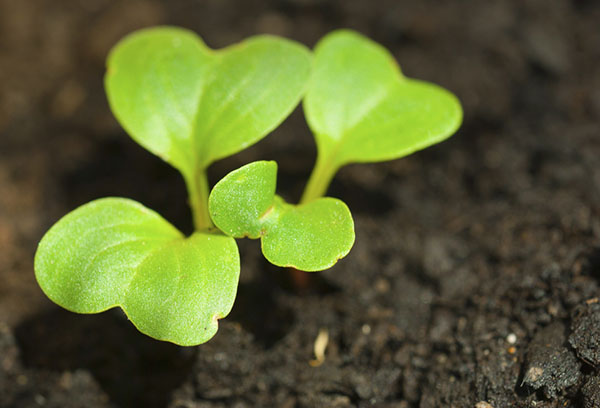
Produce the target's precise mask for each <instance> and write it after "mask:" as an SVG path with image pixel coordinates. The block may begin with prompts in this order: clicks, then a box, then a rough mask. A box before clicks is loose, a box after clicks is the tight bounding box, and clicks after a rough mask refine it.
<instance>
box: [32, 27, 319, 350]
mask: <svg viewBox="0 0 600 408" xmlns="http://www.w3.org/2000/svg"><path fill="white" fill-rule="evenodd" d="M310 66H311V55H310V52H309V51H308V50H307V49H306V48H305V47H304V46H302V45H299V44H296V43H294V42H292V41H288V40H285V39H281V38H277V37H272V36H258V37H253V38H250V39H248V40H246V41H244V42H242V43H240V44H237V45H234V46H231V47H228V48H225V49H223V50H217V51H215V50H211V49H209V48H208V47H207V46H206V45H205V44H204V43H203V42H202V41H201V40H200V38H199V37H198V36H196V35H195V34H193V33H191V32H189V31H186V30H182V29H177V28H155V29H148V30H142V31H139V32H137V33H135V34H133V35H131V36H129V37H127V38H125V39H124V40H123V41H121V42H120V43H119V44H118V45H117V46H116V47H115V48H114V49H113V50H112V52H111V54H110V56H109V58H108V68H107V74H106V77H105V87H106V92H107V95H108V99H109V102H110V107H111V109H112V111H113V113H114V114H115V116H116V117H117V119H118V120H119V122H120V123H121V125H122V126H123V127H124V128H125V129H126V130H127V132H128V133H129V135H130V136H131V137H132V138H133V139H134V140H135V141H136V142H138V143H139V144H141V145H142V146H143V147H145V148H146V149H148V150H149V151H151V152H152V153H154V154H156V155H158V156H159V157H161V158H162V159H163V160H165V161H167V162H168V163H170V164H171V165H172V166H174V167H175V168H177V169H178V170H179V171H180V172H181V174H182V175H183V177H184V179H185V182H186V185H187V187H188V192H189V196H190V204H191V207H192V212H193V216H194V224H195V230H196V232H195V233H194V234H192V236H190V237H184V236H183V235H182V234H181V233H180V232H179V231H177V230H176V229H175V228H174V227H173V226H172V225H170V224H169V223H168V222H167V221H165V220H164V219H162V218H161V217H160V216H159V215H158V214H156V213H154V212H153V211H151V210H149V209H147V208H145V207H144V206H142V205H141V204H139V203H136V202H133V201H131V200H127V199H122V198H107V199H101V200H96V201H93V202H91V203H89V204H86V205H84V206H82V207H80V208H78V209H76V210H75V211H73V212H71V213H69V214H68V215H66V216H65V217H63V218H62V219H61V220H60V221H58V222H57V223H56V224H55V225H54V226H53V227H52V228H51V229H50V230H49V231H48V233H47V234H46V235H45V236H44V237H43V239H42V241H41V242H40V245H39V248H38V251H37V253H36V256H35V272H36V278H37V280H38V282H39V284H40V286H41V288H42V289H43V291H44V292H45V293H46V294H47V295H48V297H49V298H50V299H52V300H53V301H54V302H56V303H57V304H59V305H60V306H62V307H64V308H66V309H69V310H72V311H74V312H79V313H98V312H101V311H104V310H107V309H110V308H114V307H121V308H122V309H123V310H124V311H125V313H126V314H127V316H128V317H129V318H130V319H131V321H132V323H133V324H134V325H135V326H136V327H137V328H138V329H139V330H140V331H142V332H143V333H145V334H148V335H149V336H151V337H154V338H157V339H160V340H167V341H171V342H174V343H177V344H181V345H193V344H199V343H203V342H205V341H207V340H208V339H210V338H211V337H212V336H213V335H214V334H215V332H216V330H217V319H220V318H222V317H224V316H226V315H227V314H228V313H229V312H230V310H231V308H232V305H233V301H234V299H235V295H236V291H237V284H238V277H239V271H240V262H239V255H238V250H237V246H236V243H235V240H234V239H233V238H231V237H228V236H225V235H223V234H222V233H220V232H219V231H218V230H216V229H215V228H214V226H213V224H212V221H211V220H210V217H209V215H208V191H209V190H208V183H207V179H206V168H207V167H208V166H209V165H210V164H211V163H213V162H214V161H216V160H218V159H221V158H223V157H226V156H229V155H232V154H234V153H236V152H238V151H240V150H242V149H244V148H246V147H248V146H250V145H252V144H253V143H255V142H257V141H258V140H260V139H261V138H263V137H264V136H266V135H267V134H268V133H269V132H271V131H272V130H273V129H274V128H275V127H277V126H278V125H279V124H280V123H281V122H282V121H283V120H284V119H285V118H286V117H287V116H288V115H289V113H290V112H291V111H292V110H293V109H294V107H296V106H297V104H298V103H299V101H300V98H301V96H302V93H303V91H304V89H305V87H306V82H307V80H308V77H309V74H310Z"/></svg>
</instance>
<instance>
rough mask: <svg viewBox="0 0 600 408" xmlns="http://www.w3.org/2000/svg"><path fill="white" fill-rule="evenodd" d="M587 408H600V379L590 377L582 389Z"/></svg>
mask: <svg viewBox="0 0 600 408" xmlns="http://www.w3.org/2000/svg"><path fill="white" fill-rule="evenodd" d="M581 393H582V394H583V401H584V406H585V408H598V407H600V377H598V376H594V377H590V378H589V379H588V381H587V382H586V383H585V385H584V386H583V388H582V389H581Z"/></svg>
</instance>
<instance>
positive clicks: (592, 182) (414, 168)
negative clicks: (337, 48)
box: [0, 0, 600, 408]
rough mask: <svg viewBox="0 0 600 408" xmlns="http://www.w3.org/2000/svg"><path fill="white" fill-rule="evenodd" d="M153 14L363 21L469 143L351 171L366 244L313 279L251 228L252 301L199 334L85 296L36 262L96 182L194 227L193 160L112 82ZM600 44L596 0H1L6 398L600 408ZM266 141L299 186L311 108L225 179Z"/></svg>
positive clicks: (2, 365)
mask: <svg viewBox="0 0 600 408" xmlns="http://www.w3.org/2000/svg"><path fill="white" fill-rule="evenodd" d="M155 24H176V25H182V26H185V27H189V28H192V29H194V30H196V31H197V32H199V33H200V35H202V36H203V38H204V39H205V40H206V41H207V43H208V44H210V45H211V46H213V47H221V46H225V45H228V44H230V43H233V42H236V41H239V40H241V39H242V38H244V37H246V36H249V35H252V34H255V33H260V32H270V33H275V34H281V35H284V36H288V37H290V38H294V39H296V40H298V41H301V42H304V43H305V44H308V45H310V46H312V45H314V43H315V42H316V41H317V40H318V39H319V38H320V37H321V36H323V35H324V34H325V33H327V32H328V31H330V30H332V29H334V28H338V27H351V28H354V29H357V30H359V31H361V32H363V33H365V34H367V35H369V36H371V37H372V38H373V39H375V40H376V41H379V42H381V43H382V44H384V45H385V46H387V47H388V48H389V49H391V51H392V52H393V53H394V55H395V56H396V57H397V58H398V60H399V61H400V64H401V65H402V68H403V71H404V73H405V74H406V75H407V76H413V77H419V78H422V79H426V80H431V81H434V82H437V83H439V84H441V85H443V86H445V87H447V88H449V89H450V90H452V91H453V92H455V93H456V94H457V95H458V96H459V97H460V99H461V100H462V102H463V104H464V109H465V121H464V125H463V127H462V128H461V130H460V131H459V132H458V133H457V135H456V136H454V137H453V138H452V139H450V140H449V141H447V142H445V143H443V144H441V145H439V146H436V147H434V148H431V149H429V150H426V151H423V152H420V153H418V154H415V155H412V156H410V157H408V158H405V159H402V160H398V161H394V162H390V163H384V164H373V165H360V166H359V165H356V166H350V167H348V168H345V169H343V170H342V171H341V172H340V174H339V175H338V177H337V178H336V180H335V181H334V183H333V185H332V187H331V189H330V194H331V195H333V196H336V197H340V198H342V199H344V200H345V201H346V202H347V203H348V205H349V207H350V208H351V209H352V210H353V213H354V217H355V222H356V233H357V240H356V244H355V247H354V249H353V250H352V252H351V253H350V255H349V256H348V257H347V258H346V259H344V260H342V261H340V262H339V263H338V264H337V265H336V266H335V267H334V268H332V269H331V270H328V271H326V272H323V273H320V274H318V275H312V276H313V278H314V279H315V282H313V287H312V289H311V290H308V291H307V292H305V293H298V292H297V291H294V290H292V289H290V286H289V282H288V272H287V271H285V270H280V269H277V268H274V267H271V266H269V265H268V264H267V263H266V262H265V261H263V260H262V258H261V255H260V251H259V248H258V244H257V243H256V242H250V241H242V242H240V248H241V255H242V259H243V268H242V276H241V283H240V288H239V294H238V299H237V301H236V304H235V306H234V310H233V312H232V314H231V315H230V316H229V317H228V318H226V319H224V320H222V324H221V328H220V330H219V333H218V334H217V335H216V336H215V338H214V339H213V340H211V341H210V342H208V343H207V344H205V345H202V346H199V347H194V348H180V347H176V346H173V345H170V344H165V343H160V342H157V341H154V340H152V339H150V338H147V337H145V336H143V335H141V334H139V333H138V332H136V330H135V329H134V328H133V327H132V326H131V325H130V324H129V323H128V322H127V321H126V319H125V318H124V317H123V316H122V314H121V313H120V312H118V311H111V312H108V313H104V314H101V315H95V316H83V315H75V314H71V313H68V312H66V311H63V310H61V309H59V308H58V307H57V306H54V305H53V304H51V302H50V301H48V300H47V299H46V298H45V297H44V295H43V294H42V293H41V291H40V289H39V288H38V287H37V285H36V283H35V280H34V277H33V267H32V263H33V261H32V259H33V254H34V251H35V248H36V244H37V242H38V240H39V239H40V237H41V236H42V234H43V233H44V232H45V231H46V230H47V228H49V227H50V225H52V223H53V222H55V221H56V220H57V219H58V218H59V217H60V216H62V215H63V214H65V213H66V212H68V211H70V210H71V209H73V208H75V207H76V206H78V205H80V204H83V203H85V202H87V201H89V200H91V199H94V198H98V197H102V196H108V195H111V196H126V197H131V198H134V199H136V200H139V201H141V202H142V203H144V204H145V205H147V206H149V207H151V208H153V209H155V210H157V211H158V212H160V213H162V214H163V215H164V216H165V217H166V218H167V219H169V220H170V221H172V222H174V223H175V224H176V225H177V226H178V227H180V228H182V229H183V230H184V231H187V232H189V231H190V229H191V219H190V215H189V211H188V209H187V205H186V192H185V188H184V184H183V181H182V180H181V178H180V176H179V175H178V174H177V172H176V171H175V170H173V169H172V168H170V167H169V166H168V165H166V164H165V163H163V162H161V161H160V160H159V159H157V158H156V157H154V156H152V155H151V154H149V153H147V152H146V151H144V150H143V149H142V148H140V147H139V146H137V145H136V144H135V143H134V142H133V141H131V140H130V139H129V138H128V137H127V136H126V135H125V133H124V132H123V131H122V130H121V128H120V127H119V126H118V124H117V123H116V122H115V120H114V119H113V118H112V116H111V114H110V112H109V110H108V107H107V103H106V100H105V96H104V92H103V89H102V75H103V69H104V68H103V66H104V65H103V64H104V58H105V56H106V53H107V51H108V49H109V48H110V47H111V45H113V44H114V43H115V42H116V41H117V40H118V39H119V38H120V37H121V36H123V35H124V34H126V33H128V32H129V31H131V30H134V29H136V28H139V27H142V26H147V25H155ZM599 62H600V3H599V2H596V1H591V0H589V1H584V0H573V1H566V0H564V1H558V0H556V1H552V0H530V1H521V0H512V1H508V0H487V1H478V2H475V1H465V0H447V1H435V0H427V1H397V0H389V1H360V0H337V1H327V0H269V1H258V0H245V1H237V2H235V1H233V0H206V1H192V0H171V1H168V2H167V1H164V2H158V1H142V0H120V1H109V0H86V1H76V0H61V1H57V0H45V1H44V0H31V1H14V0H0V87H1V92H0V282H1V283H0V406H1V407H16V408H27V407H38V406H46V407H61V408H63V407H65V408H72V407H90V408H94V407H108V406H111V407H134V406H139V407H171V408H175V407H178V408H184V407H190V408H191V407H194V408H199V407H238V408H241V407H288V408H293V407H346V406H360V407H366V406H377V407H397V408H408V407H420V408H430V407H477V408H484V407H488V408H489V407H490V406H492V407H494V408H501V407H537V408H539V407H586V408H589V407H599V406H600V390H599V388H600V371H599V367H600V306H599V303H598V302H599V301H598V297H599V296H600V287H599V283H600V241H599V238H600V124H599V122H600V75H599V71H598V69H599V65H598V64H599ZM264 158H266V159H275V160H277V161H278V162H279V164H280V181H279V183H280V191H281V193H283V194H284V195H285V196H286V197H288V198H290V199H296V198H298V197H299V194H300V191H301V189H302V187H303V183H304V180H306V177H307V176H308V173H309V171H310V168H311V166H312V163H313V161H314V158H315V149H314V142H313V141H312V139H311V136H310V133H309V131H308V129H307V127H306V125H305V124H304V120H303V117H302V114H301V112H300V111H298V112H296V113H295V114H294V115H292V117H291V118H290V119H289V120H288V121H286V123H285V124H284V125H283V126H282V127H281V128H280V129H278V130H277V131H276V132H275V133H274V134H273V135H271V136H269V137H268V138H266V139H265V140H264V141H262V142H260V143H259V144H257V145H256V146H254V147H253V148H251V149H249V150H248V151H246V152H244V153H242V154H240V155H237V156H235V157H233V158H230V159H228V160H226V161H222V162H219V163H217V164H216V165H214V166H213V167H212V168H211V174H210V177H211V179H212V181H213V182H214V181H215V180H218V179H219V178H220V177H221V176H223V175H224V174H225V173H226V172H228V171H230V170H232V169H234V168H236V167H237V166H239V165H242V164H244V163H247V162H248V161H250V160H256V159H264ZM321 329H325V330H327V331H328V334H329V344H328V347H327V350H326V358H325V361H324V363H323V364H322V365H321V366H319V367H313V366H311V365H310V364H309V361H310V360H311V359H313V358H314V356H313V352H312V350H313V344H314V342H315V339H316V337H317V334H318V333H319V331H320V330H321ZM486 404H487V405H486Z"/></svg>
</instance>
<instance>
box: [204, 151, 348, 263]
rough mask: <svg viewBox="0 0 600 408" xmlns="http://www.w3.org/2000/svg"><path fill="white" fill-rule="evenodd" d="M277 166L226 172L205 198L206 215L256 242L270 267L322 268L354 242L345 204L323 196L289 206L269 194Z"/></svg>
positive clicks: (266, 164)
mask: <svg viewBox="0 0 600 408" xmlns="http://www.w3.org/2000/svg"><path fill="white" fill-rule="evenodd" d="M276 178H277V164H276V163H275V162H273V161H258V162H253V163H250V164H247V165H245V166H243V167H241V168H239V169H237V170H234V171H232V172H231V173H229V174H228V175H227V176H225V177H224V178H223V179H222V180H221V181H219V182H218V183H217V184H216V185H215V187H214V188H213V190H212V192H211V194H210V197H209V206H208V207H209V213H210V215H211V217H212V220H213V222H214V223H215V225H216V226H217V227H219V229H221V231H223V232H224V233H225V234H227V235H230V236H232V237H234V238H242V237H249V238H260V239H261V246H262V251H263V254H264V256H265V258H267V259H268V260H269V261H270V262H271V263H273V264H275V265H278V266H287V267H294V268H296V269H300V270H304V271H319V270H323V269H327V268H329V267H331V266H333V264H335V263H336V262H337V260H338V259H340V258H343V257H344V256H346V255H347V254H348V252H349V251H350V249H351V248H352V245H353V244H354V222H353V220H352V215H351V214H350V210H348V207H347V206H346V204H344V203H343V202H342V201H341V200H338V199H335V198H330V197H324V198H319V199H317V200H315V201H312V202H310V203H307V204H302V205H298V206H296V205H292V204H288V203H286V202H285V201H284V200H283V199H282V198H281V197H279V196H277V195H276V194H275V187H276Z"/></svg>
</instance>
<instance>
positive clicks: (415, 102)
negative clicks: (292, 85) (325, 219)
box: [301, 30, 462, 203]
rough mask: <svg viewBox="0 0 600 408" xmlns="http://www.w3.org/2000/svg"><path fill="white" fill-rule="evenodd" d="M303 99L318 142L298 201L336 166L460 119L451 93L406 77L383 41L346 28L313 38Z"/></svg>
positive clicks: (412, 147) (424, 139)
mask: <svg viewBox="0 0 600 408" xmlns="http://www.w3.org/2000/svg"><path fill="white" fill-rule="evenodd" d="M303 106H304V114H305V116H306V119H307V122H308V125H309V127H310V129H311V130H312V132H313V134H314V136H315V139H316V142H317V150H318V156H317V163H316V165H315V168H314V170H313V173H312V174H311V177H310V179H309V182H308V184H307V186H306V189H305V190H304V194H303V196H302V200H301V202H303V203H306V202H310V201H312V200H314V199H316V198H318V197H321V196H323V195H324V194H325V192H326V191H327V187H328V186H329V183H330V182H331V179H332V178H333V176H334V175H335V173H336V172H337V171H338V170H339V168H340V167H342V166H344V165H346V164H349V163H368V162H380V161H386V160H392V159H398V158H400V157H404V156H407V155H409V154H411V153H413V152H415V151H417V150H420V149H424V148H426V147H428V146H431V145H433V144H435V143H438V142H441V141H442V140H444V139H446V138H448V137H450V136H451V135H452V134H453V133H454V132H455V131H456V130H457V129H458V127H459V126H460V123H461V121H462V109H461V106H460V102H459V101H458V99H457V98H456V97H455V96H454V95H453V94H452V93H450V92H448V91H447V90H445V89H443V88H441V87H439V86H437V85H434V84H431V83H428V82H424V81H418V80H415V79H409V78H407V77H405V76H404V75H403V74H402V72H401V71H400V68H399V67H398V64H397V63H396V61H395V60H394V57H393V56H392V55H391V54H390V53H389V52H388V51H387V50H386V49H385V48H383V47H382V46H381V45H379V44H377V43H375V42H373V41H371V40H369V39H368V38H366V37H363V36H362V35H360V34H358V33H355V32H353V31H349V30H339V31H335V32H333V33H331V34H329V35H327V36H325V37H324V38H323V39H322V40H321V41H320V42H319V43H318V44H317V46H316V48H315V51H314V66H313V75H312V79H311V81H310V85H309V87H308V91H307V93H306V96H305V98H304V103H303Z"/></svg>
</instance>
